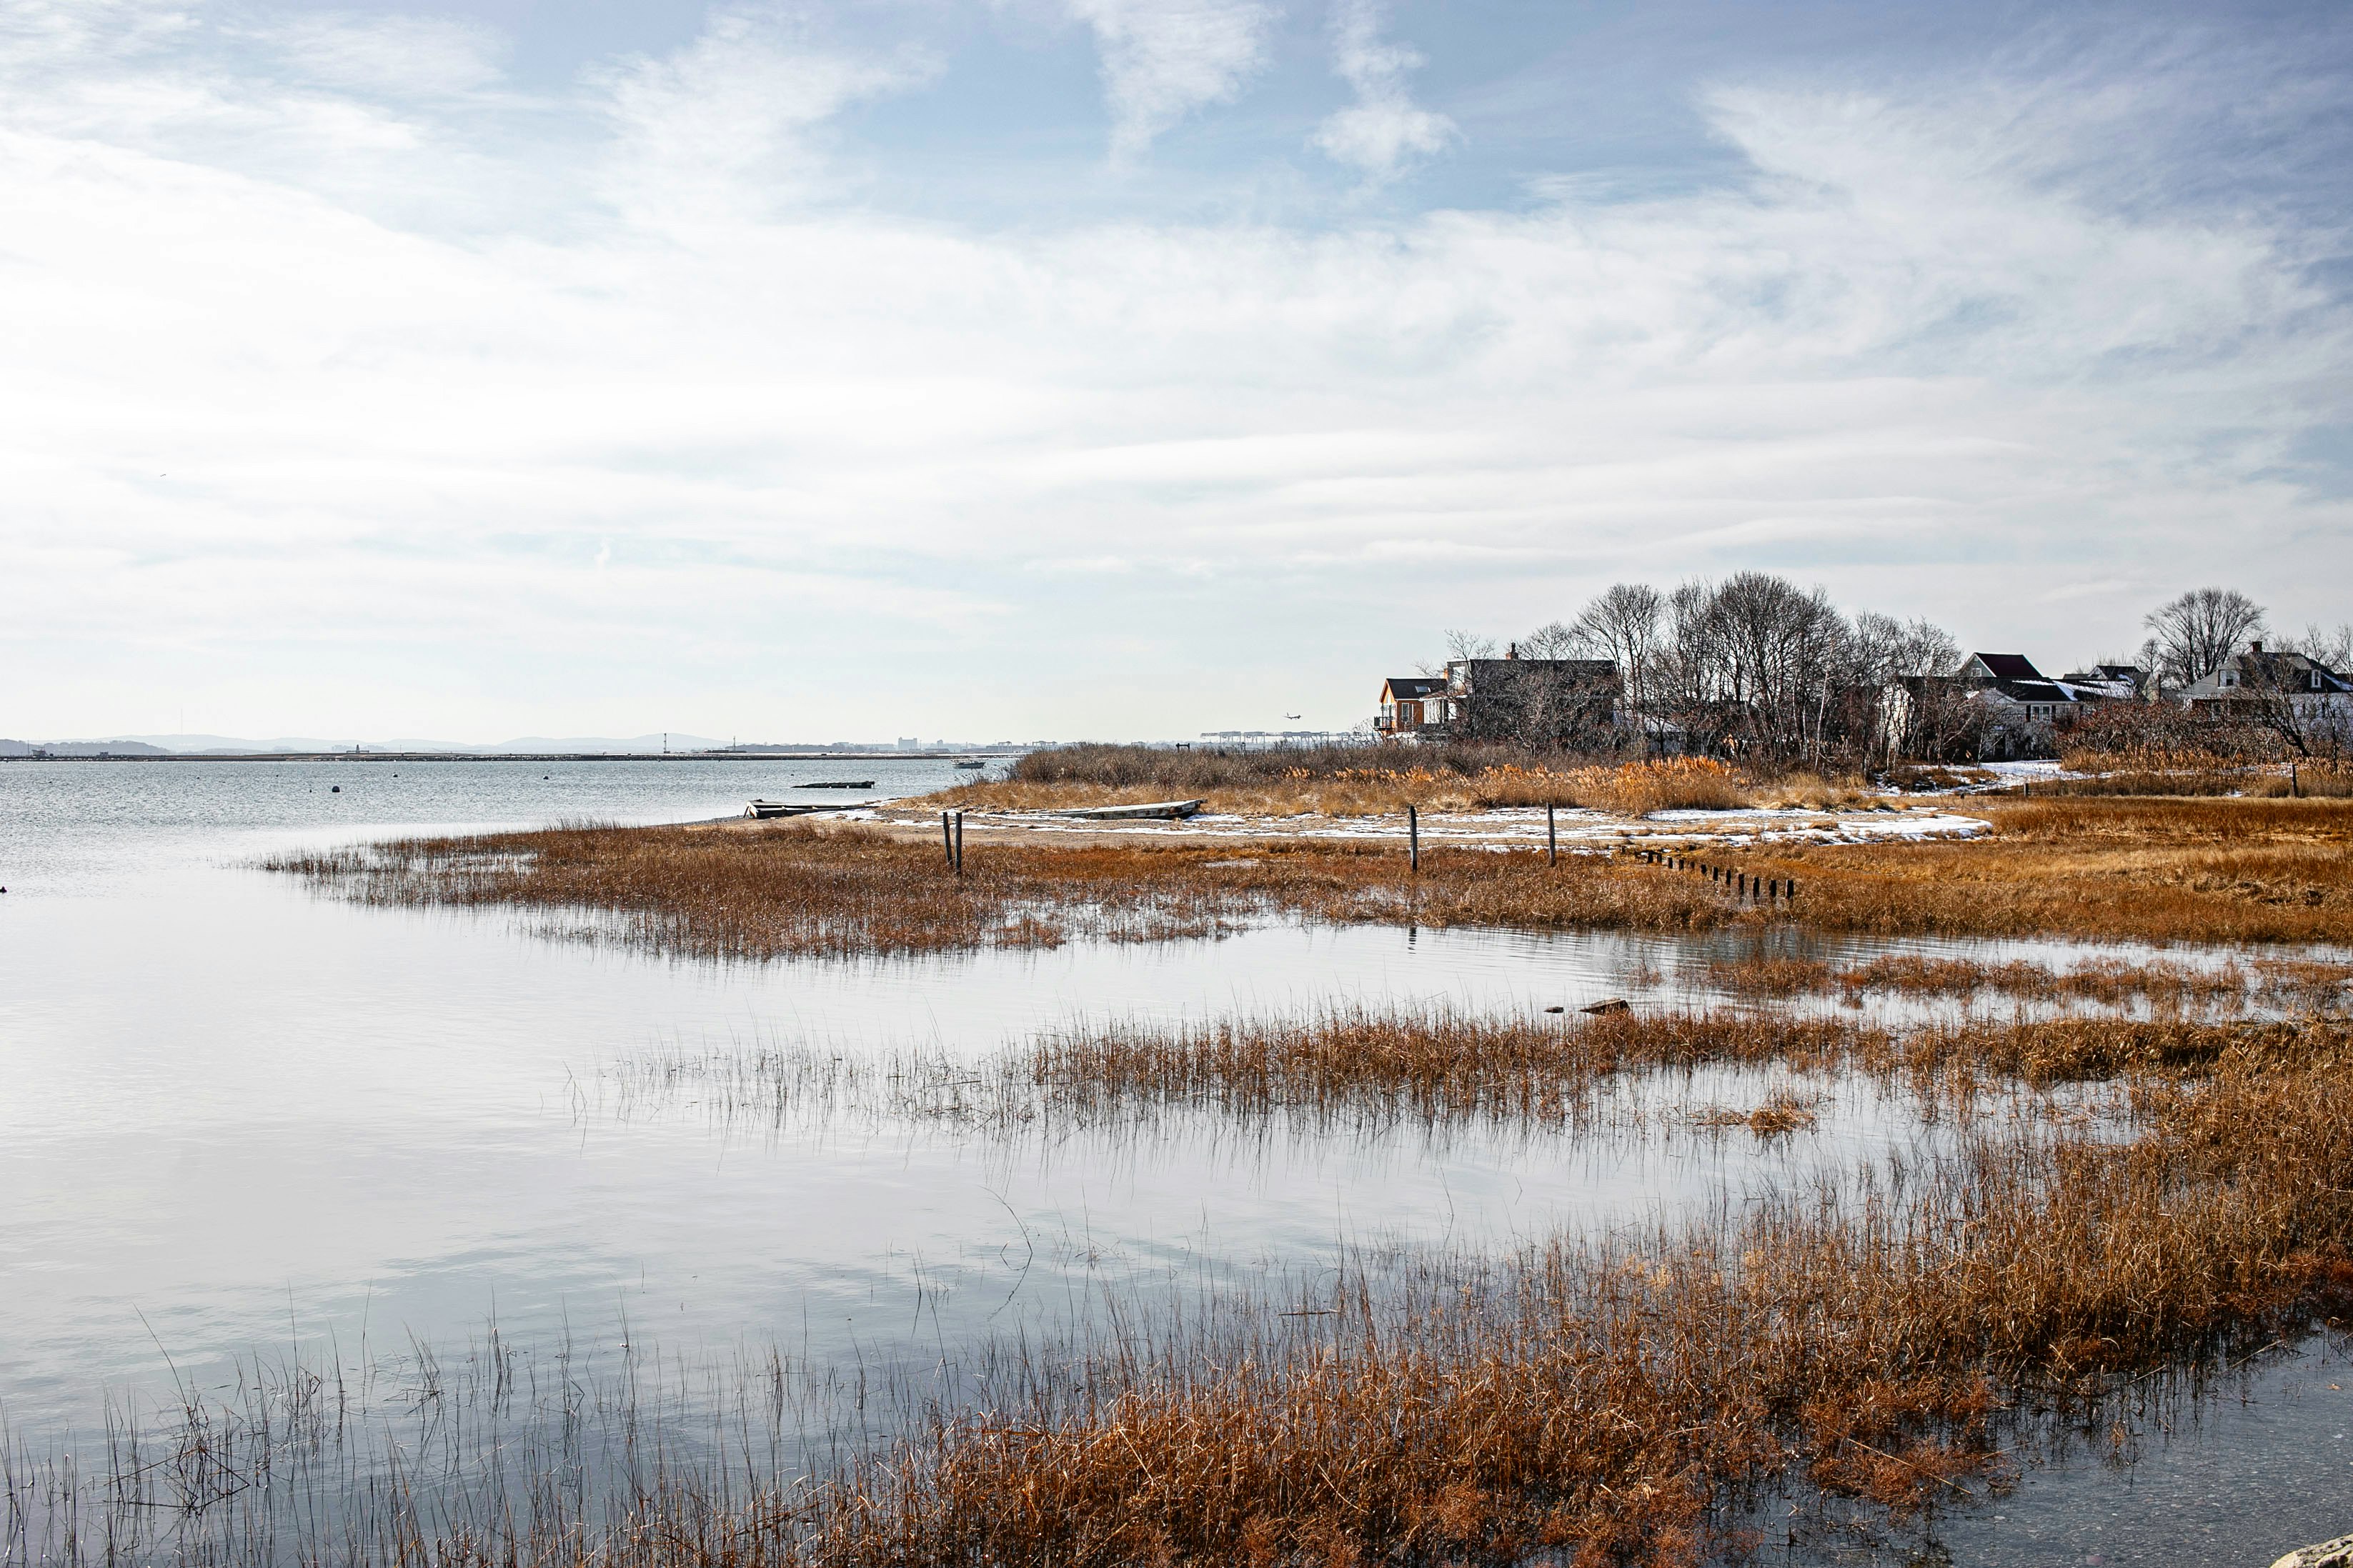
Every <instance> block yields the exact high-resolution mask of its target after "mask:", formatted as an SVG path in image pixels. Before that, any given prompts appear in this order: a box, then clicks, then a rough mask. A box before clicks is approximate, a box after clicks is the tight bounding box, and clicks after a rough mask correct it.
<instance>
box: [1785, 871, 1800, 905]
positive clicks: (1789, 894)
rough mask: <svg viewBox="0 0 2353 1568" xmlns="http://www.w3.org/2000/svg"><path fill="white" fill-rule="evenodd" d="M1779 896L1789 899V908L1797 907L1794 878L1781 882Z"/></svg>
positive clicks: (1796, 890) (1796, 886) (1796, 885)
mask: <svg viewBox="0 0 2353 1568" xmlns="http://www.w3.org/2000/svg"><path fill="white" fill-rule="evenodd" d="M1781 896H1782V897H1783V898H1785V899H1787V900H1789V906H1790V908H1792V909H1795V908H1796V907H1797V903H1798V883H1797V879H1795V878H1791V879H1789V880H1788V881H1786V882H1784V883H1782V884H1781Z"/></svg>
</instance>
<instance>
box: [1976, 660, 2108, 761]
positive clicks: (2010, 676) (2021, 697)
mask: <svg viewBox="0 0 2353 1568" xmlns="http://www.w3.org/2000/svg"><path fill="white" fill-rule="evenodd" d="M1953 679H1954V680H1955V682H1957V684H1959V685H1961V686H1964V687H1967V688H1969V689H1970V690H1969V695H1968V700H1969V701H1971V702H1973V703H1975V704H1977V705H1978V707H1979V708H1980V709H1981V710H1982V711H1983V712H1984V715H1985V722H1984V725H1983V728H1982V731H1981V733H1982V735H1983V740H1982V741H1981V742H1980V745H1979V752H1980V754H1981V755H1984V756H1989V757H2000V758H2008V757H2018V756H2032V755H2037V754H2047V753H2048V752H2050V751H2051V750H2052V745H2053V742H2054V739H2055V737H2056V734H2057V732H2058V731H2061V730H2063V729H2067V728H2070V727H2072V726H2073V723H2074V721H2075V720H2076V719H2077V718H2078V717H2079V716H2081V714H2082V713H2083V711H2084V708H2085V706H2087V705H2088V704H2090V703H2093V702H2098V701H2102V700H2105V699H2106V697H2107V693H2106V692H2105V691H2103V690H2094V689H2093V688H2092V687H2090V686H2089V685H2077V684H2074V683H2073V682H2067V681H2058V680H2053V679H2051V678H2050V677H2049V676H2047V675H2044V674H2043V673H2042V671H2041V670H2039V669H2037V668H2034V661H2033V660H2032V659H2031V658H2027V657H2026V656H2025V655H2024V654H2022V653H1973V654H1971V655H1969V657H1968V658H1967V659H1965V660H1964V661H1962V664H1961V667H1960V668H1958V669H1957V670H1955V671H1954V672H1953Z"/></svg>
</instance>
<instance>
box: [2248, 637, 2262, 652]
mask: <svg viewBox="0 0 2353 1568" xmlns="http://www.w3.org/2000/svg"><path fill="white" fill-rule="evenodd" d="M2247 651H2248V652H2249V653H2252V654H2260V653H2262V652H2263V639H2262V638H2261V637H2257V638H2256V639H2255V640H2254V641H2253V642H2251V643H2249V644H2248V645H2247Z"/></svg>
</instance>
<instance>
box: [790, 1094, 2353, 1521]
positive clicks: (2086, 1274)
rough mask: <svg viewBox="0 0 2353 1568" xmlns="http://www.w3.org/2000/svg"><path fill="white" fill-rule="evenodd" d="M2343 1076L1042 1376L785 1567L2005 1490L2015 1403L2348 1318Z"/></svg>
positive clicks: (2155, 1103)
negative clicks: (1846, 1196)
mask: <svg viewBox="0 0 2353 1568" xmlns="http://www.w3.org/2000/svg"><path fill="white" fill-rule="evenodd" d="M2345 1067H2346V1063H2345V1061H2344V1060H2343V1058H2341V1056H2339V1057H2337V1058H2331V1059H2329V1060H2327V1061H2326V1062H2325V1063H2324V1062H2317V1061H2315V1062H2307V1063H2306V1065H2305V1066H2303V1067H2301V1068H2291V1069H2280V1068H2276V1067H2266V1068H2263V1070H2261V1071H2253V1072H2251V1071H2247V1070H2244V1069H2242V1068H2241V1067H2240V1066H2239V1065H2237V1064H2236V1063H2234V1062H2232V1061H2230V1060H2228V1059H2227V1058H2226V1059H2224V1060H2222V1061H2221V1062H2219V1063H2218V1064H2216V1067H2215V1070H2214V1071H2213V1072H2212V1074H2211V1076H2208V1077H2203V1078H2200V1079H2183V1078H2179V1077H2178V1076H2158V1077H2152V1078H2149V1079H2145V1080H2143V1081H2141V1082H2139V1083H2137V1085H2136V1095H2137V1101H2138V1110H2139V1114H2140V1116H2141V1118H2142V1124H2143V1126H2144V1128H2145V1131H2143V1132H2142V1134H2141V1136H2140V1137H2138V1138H2137V1139H2136V1140H2133V1141H2130V1142H2124V1143H2116V1142H2109V1141H2104V1140H2101V1139H2098V1138H2094V1137H2090V1136H2082V1135H2065V1134H2056V1135H2054V1134H2052V1133H2050V1132H2048V1131H2033V1132H2031V1133H2021V1134H2015V1135H2012V1134H2004V1135H2001V1136H1997V1137H1988V1138H1983V1139H1978V1140H1974V1141H1972V1142H1969V1143H1968V1146H1967V1147H1966V1148H1965V1149H1963V1150H1962V1151H1961V1152H1959V1153H1957V1154H1956V1155H1954V1156H1953V1157H1951V1158H1950V1159H1948V1160H1947V1161H1943V1162H1940V1163H1936V1164H1935V1165H1933V1166H1931V1167H1929V1168H1926V1169H1922V1170H1918V1171H1915V1172H1911V1173H1907V1174H1905V1175H1903V1176H1896V1175H1892V1174H1891V1176H1890V1177H1889V1178H1888V1179H1887V1181H1886V1183H1885V1184H1883V1185H1881V1186H1879V1187H1877V1188H1875V1189H1873V1190H1872V1191H1870V1192H1868V1193H1866V1194H1864V1195H1863V1196H1862V1197H1861V1198H1859V1199H1854V1200H1850V1201H1846V1202H1834V1201H1832V1200H1830V1199H1828V1198H1827V1197H1825V1198H1821V1199H1807V1198H1803V1197H1800V1198H1798V1199H1795V1200H1792V1201H1788V1202H1784V1203H1780V1204H1776V1205H1767V1207H1766V1208H1765V1209H1764V1210H1763V1211H1762V1212H1759V1213H1755V1214H1752V1215H1749V1216H1748V1217H1746V1218H1742V1219H1736V1220H1731V1221H1727V1222H1726V1223H1725V1225H1724V1226H1723V1227H1722V1228H1721V1229H1720V1230H1715V1231H1713V1232H1707V1233H1704V1234H1700V1235H1695V1236H1681V1237H1676V1236H1664V1235H1662V1236H1660V1237H1655V1238H1653V1239H1652V1240H1651V1241H1650V1242H1648V1243H1646V1244H1628V1243H1622V1242H1621V1243H1619V1244H1615V1245H1609V1244H1581V1243H1572V1242H1567V1241H1561V1242H1555V1243H1550V1244H1547V1245H1544V1246H1540V1247H1534V1248H1531V1249H1530V1250H1529V1251H1527V1252H1526V1253H1525V1254H1522V1255H1520V1256H1519V1257H1517V1258H1512V1259H1510V1260H1507V1261H1505V1262H1504V1263H1501V1264H1495V1265H1489V1266H1486V1267H1465V1268H1452V1269H1448V1268H1437V1269H1433V1270H1432V1271H1431V1272H1430V1274H1429V1275H1428V1276H1427V1277H1425V1278H1424V1279H1419V1280H1416V1281H1411V1282H1409V1285H1408V1288H1406V1289H1403V1290H1402V1291H1399V1292H1397V1293H1396V1294H1394V1295H1393V1296H1392V1297H1391V1298H1390V1299H1389V1300H1387V1301H1383V1302H1378V1303H1377V1302H1376V1301H1375V1300H1373V1299H1372V1298H1371V1297H1370V1295H1369V1293H1366V1292H1361V1291H1358V1292H1351V1291H1348V1290H1345V1289H1343V1290H1341V1291H1339V1292H1337V1293H1335V1296H1334V1297H1333V1298H1332V1299H1330V1300H1328V1301H1327V1302H1324V1303H1318V1304H1316V1305H1315V1306H1314V1308H1313V1309H1312V1310H1311V1312H1310V1315H1309V1316H1306V1317H1305V1318H1291V1319H1284V1318H1281V1317H1278V1316H1276V1315H1275V1313H1274V1312H1273V1311H1271V1310H1262V1311H1261V1312H1260V1313H1258V1314H1256V1315H1254V1316H1248V1317H1244V1318H1242V1319H1240V1321H1234V1322H1231V1323H1229V1325H1228V1327H1227V1329H1226V1331H1225V1332H1224V1334H1223V1335H1222V1336H1219V1337H1217V1338H1215V1339H1214V1340H1213V1341H1212V1342H1208V1343H1204V1342H1198V1341H1192V1342H1177V1343H1172V1344H1170V1345H1168V1346H1166V1349H1165V1350H1163V1349H1162V1348H1161V1347H1156V1346H1145V1345H1137V1344H1134V1343H1127V1344H1123V1345H1120V1346H1116V1347H1112V1348H1109V1349H1106V1350H1103V1351H1102V1352H1098V1353H1096V1354H1093V1355H1092V1356H1086V1357H1082V1362H1081V1370H1080V1371H1078V1373H1077V1374H1076V1375H1070V1374H1069V1372H1070V1369H1069V1368H1067V1367H1058V1368H1055V1369H1053V1370H1047V1369H1040V1372H1039V1375H1037V1376H1035V1377H1034V1378H1031V1379H1029V1380H1026V1381H1017V1382H1015V1383H1012V1384H1008V1385H1006V1386H1004V1387H1002V1388H1001V1390H1000V1391H999V1394H998V1397H997V1400H996V1401H995V1402H993V1403H992V1404H990V1405H988V1406H987V1407H986V1408H984V1409H980V1410H976V1411H970V1412H958V1413H948V1412H942V1413H940V1414H939V1415H938V1416H937V1417H936V1418H935V1419H934V1422H933V1423H932V1424H931V1425H930V1426H929V1428H928V1429H927V1430H925V1431H923V1432H922V1433H921V1434H919V1435H916V1436H912V1437H910V1438H908V1439H907V1440H905V1441H903V1442H902V1443H901V1444H900V1445H898V1446H896V1447H894V1448H893V1449H892V1451H891V1452H890V1453H888V1454H887V1455H886V1456H884V1457H882V1458H880V1459H878V1460H877V1461H876V1462H874V1463H873V1464H872V1465H871V1467H868V1468H862V1469H860V1470H859V1471H858V1472H857V1473H856V1475H855V1476H854V1478H852V1479H846V1480H845V1481H844V1482H843V1483H841V1485H842V1488H843V1489H841V1490H839V1491H836V1492H833V1493H831V1494H830V1495H828V1496H827V1497H825V1498H823V1499H820V1500H818V1501H817V1502H816V1504H815V1506H814V1507H813V1509H812V1511H811V1512H810V1513H809V1514H808V1515H807V1516H806V1523H805V1524H804V1525H803V1526H802V1529H803V1531H805V1533H798V1534H796V1535H794V1536H793V1537H792V1538H791V1550H792V1551H793V1552H796V1553H805V1554H806V1557H807V1560H808V1561H817V1562H826V1563H856V1564H881V1563H970V1562H1003V1563H1087V1562H1105V1563H1109V1562H1138V1561H1144V1562H1165V1563H1299V1562H1307V1561H1313V1562H1316V1563H1330V1562H1346V1563H1371V1562H1376V1561H1383V1560H1391V1561H1407V1562H1432V1563H1435V1562H1444V1561H1454V1562H1482V1563H1518V1562H1525V1561H1533V1560H1546V1559H1550V1560H1556V1561H1569V1562H1574V1563H1587V1564H1596V1565H1599V1564H1606V1563H1682V1564H1692V1563H1699V1562H1701V1561H1703V1560H1704V1558H1706V1557H1707V1556H1710V1555H1712V1554H1714V1553H1715V1552H1718V1551H1720V1550H1722V1549H1723V1548H1725V1546H1726V1545H1727V1544H1728V1542H1726V1541H1725V1539H1723V1538H1722V1537H1721V1536H1719V1535H1717V1534H1716V1533H1715V1527H1716V1526H1717V1525H1718V1524H1719V1523H1720V1522H1721V1521H1723V1519H1724V1517H1725V1510H1724V1505H1725V1502H1726V1501H1727V1500H1730V1499H1734V1498H1736V1497H1737V1496H1739V1495H1741V1494H1742V1492H1743V1491H1744V1490H1745V1489H1754V1488H1757V1487H1761V1486H1763V1485H1766V1484H1769V1483H1771V1482H1772V1481H1773V1480H1774V1479H1776V1478H1778V1477H1782V1476H1786V1475H1788V1473H1790V1472H1792V1471H1794V1472H1796V1473H1798V1474H1800V1475H1802V1476H1804V1477H1806V1478H1807V1479H1810V1481H1811V1482H1812V1483H1813V1484H1814V1485H1816V1486H1818V1487H1820V1488H1822V1489H1826V1490H1829V1491H1831V1492H1838V1493H1846V1494H1851V1495H1855V1496H1860V1497H1863V1498H1867V1499H1869V1500H1873V1501H1875V1502H1877V1503H1880V1504H1882V1505H1884V1506H1886V1507H1888V1508H1890V1509H1894V1510H1916V1509H1920V1508H1923V1507H1926V1506H1929V1505H1931V1504H1933V1503H1935V1502H1936V1501H1938V1500H1941V1499H1943V1498H1945V1497H1947V1495H1949V1494H1950V1493H1951V1492H1952V1491H1953V1490H1954V1489H1970V1488H1972V1487H1978V1486H1982V1485H1984V1484H1986V1483H1989V1482H1998V1481H1999V1479H2000V1478H2001V1477H2002V1475H2003V1473H2004V1470H2005V1468H2006V1467H2005V1461H2004V1459H2003V1457H2002V1455H2001V1454H2000V1452H1999V1450H1998V1447H1997V1443H1996V1432H1997V1428H1998V1425H1999V1424H2000V1422H2001V1421H2002V1420H2003V1419H2004V1417H2005V1415H2006V1413H2008V1412H2010V1411H2013V1410H2015V1409H2016V1408H2017V1407H2019V1406H2020V1405H2022V1404H2026V1403H2031V1402H2044V1401H2052V1400H2058V1401H2063V1402H2073V1401H2082V1400H2086V1399H2096V1398H2097V1397H2098V1396H2100V1395H2101V1394H2104V1393H2107V1392H2110V1391H2113V1390H2114V1389H2115V1388H2116V1386H2117V1384H2118V1383H2119V1382H2120V1381H2122V1380H2126V1379H2131V1378H2137V1377H2140V1376H2143V1375H2146V1374H2147V1373H2149V1372H2150V1371H2151V1370H2153V1369H2161V1368H2163V1367H2165V1366H2167V1365H2179V1364H2181V1363H2183V1362H2184V1361H2194V1360H2197V1359H2199V1358H2200V1357H2203V1356H2207V1355H2210V1354H2211V1353H2213V1352H2215V1351H2216V1350H2217V1349H2218V1348H2219V1347H2221V1346H2222V1345H2224V1344H2226V1343H2237V1344H2244V1343H2248V1342H2253V1343H2261V1342H2263V1340H2264V1338H2266V1337H2268V1336H2269V1335H2270V1334H2272V1333H2273V1332H2274V1331H2282V1332H2298V1331H2301V1325H2302V1324H2304V1323H2305V1322H2306V1321H2309V1319H2310V1317H2311V1315H2313V1314H2315V1313H2341V1312H2343V1311H2345V1310H2347V1309H2348V1304H2353V1261H2348V1253H2347V1244H2348V1240H2353V1200H2348V1196H2347V1187H2348V1181H2353V1105H2348V1102H2347V1100H2345V1099H2344V1098H2343V1097H2342V1096H2338V1095H2332V1094H2331V1093H2329V1092H2328V1086H2329V1085H2331V1084H2333V1083H2335V1082H2337V1081H2338V1075H2340V1074H2341V1073H2342V1072H2343V1071H2344V1070H2345ZM2250 1126H2260V1127H2262V1128H2263V1129H2264V1130H2265V1134H2266V1135H2265V1136H2264V1137H2263V1139H2262V1140H2260V1141H2253V1140H2249V1139H2248V1138H2246V1137H2245V1136H2244V1129H2246V1128H2247V1127H2250ZM2251 1336H2252V1338H2251Z"/></svg>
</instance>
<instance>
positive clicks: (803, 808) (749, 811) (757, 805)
mask: <svg viewBox="0 0 2353 1568" xmlns="http://www.w3.org/2000/svg"><path fill="white" fill-rule="evenodd" d="M863 804H864V803H863V802H853V801H841V802H839V803H837V802H833V801H827V802H824V803H822V804H820V803H818V802H817V801H798V800H754V801H748V802H746V803H745V804H744V816H747V817H750V818H752V819H753V820H754V821H765V820H766V819H767V818H769V817H772V816H815V815H816V814H817V813H818V812H821V811H855V810H857V809H858V808H859V806H860V805H863Z"/></svg>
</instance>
